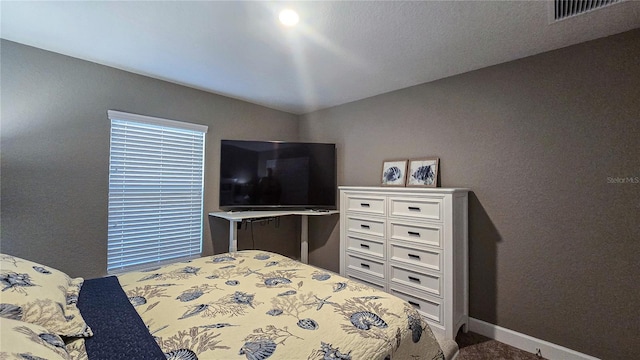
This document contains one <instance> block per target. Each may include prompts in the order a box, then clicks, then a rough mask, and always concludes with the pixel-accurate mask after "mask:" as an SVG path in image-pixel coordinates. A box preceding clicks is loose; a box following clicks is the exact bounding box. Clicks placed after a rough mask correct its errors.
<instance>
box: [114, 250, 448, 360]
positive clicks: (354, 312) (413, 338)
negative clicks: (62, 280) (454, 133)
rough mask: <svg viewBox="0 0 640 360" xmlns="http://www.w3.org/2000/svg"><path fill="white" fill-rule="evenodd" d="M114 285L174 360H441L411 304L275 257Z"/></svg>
mask: <svg viewBox="0 0 640 360" xmlns="http://www.w3.org/2000/svg"><path fill="white" fill-rule="evenodd" d="M118 279H119V281H120V284H121V286H122V288H123V289H124V291H125V292H126V294H127V296H128V297H129V300H130V302H131V303H132V304H133V305H134V307H135V309H136V310H137V312H138V313H139V314H140V316H141V318H142V320H143V321H144V323H145V324H146V325H147V326H148V328H149V331H150V332H151V333H152V335H153V336H154V337H155V338H156V341H157V342H158V344H159V345H160V348H161V349H162V351H164V352H165V354H166V356H167V358H168V359H201V360H202V359H251V360H254V359H255V360H259V359H267V358H270V359H309V360H310V359H354V360H355V359H365V360H373V359H427V360H434V359H444V356H443V354H442V351H441V350H440V347H439V345H438V343H437V342H436V340H435V338H434V336H433V334H432V333H431V330H430V328H429V327H428V325H427V324H426V323H425V322H424V321H423V320H422V319H421V318H420V316H419V315H418V313H417V312H416V311H415V310H414V309H413V308H412V307H411V305H409V304H408V303H406V302H404V301H403V300H401V299H399V298H396V297H394V296H392V295H390V294H387V293H385V292H381V291H378V290H376V289H372V288H370V287H368V286H366V285H363V284H360V283H357V282H354V281H351V280H347V279H345V278H343V277H341V276H339V275H337V274H335V273H332V272H328V271H325V270H322V269H318V268H315V267H312V266H309V265H305V264H302V263H300V262H298V261H294V260H291V259H289V258H286V257H284V256H281V255H277V254H273V253H268V252H264V251H256V250H245V251H239V252H235V253H232V254H222V255H216V256H212V257H203V258H200V259H197V260H192V261H189V262H181V263H174V264H171V265H166V266H163V267H159V268H155V269H149V270H145V271H136V272H129V273H126V274H122V275H119V276H118Z"/></svg>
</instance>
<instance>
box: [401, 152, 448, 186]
mask: <svg viewBox="0 0 640 360" xmlns="http://www.w3.org/2000/svg"><path fill="white" fill-rule="evenodd" d="M439 163H440V159H439V158H437V157H429V158H421V159H410V160H409V168H408V170H407V175H406V178H407V183H406V186H424V187H438V165H439Z"/></svg>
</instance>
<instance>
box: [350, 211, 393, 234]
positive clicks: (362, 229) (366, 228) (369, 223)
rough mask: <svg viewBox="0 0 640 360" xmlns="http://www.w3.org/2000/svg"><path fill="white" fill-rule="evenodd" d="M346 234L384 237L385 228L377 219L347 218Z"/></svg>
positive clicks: (382, 221) (381, 221)
mask: <svg viewBox="0 0 640 360" xmlns="http://www.w3.org/2000/svg"><path fill="white" fill-rule="evenodd" d="M346 225H347V232H358V233H362V234H368V235H373V236H378V237H384V234H385V226H384V220H382V219H381V220H377V219H361V218H355V217H351V216H349V217H347V224H346Z"/></svg>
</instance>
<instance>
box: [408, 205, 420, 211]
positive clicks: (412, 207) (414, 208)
mask: <svg viewBox="0 0 640 360" xmlns="http://www.w3.org/2000/svg"><path fill="white" fill-rule="evenodd" d="M409 211H420V208H419V207H417V206H409Z"/></svg>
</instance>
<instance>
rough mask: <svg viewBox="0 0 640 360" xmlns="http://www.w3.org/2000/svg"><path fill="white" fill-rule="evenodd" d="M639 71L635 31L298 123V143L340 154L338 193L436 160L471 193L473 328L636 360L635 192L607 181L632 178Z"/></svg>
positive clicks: (333, 242) (638, 224) (333, 244)
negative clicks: (385, 172)
mask: <svg viewBox="0 0 640 360" xmlns="http://www.w3.org/2000/svg"><path fill="white" fill-rule="evenodd" d="M638 59H640V30H634V31H631V32H627V33H624V34H621V35H618V36H613V37H610V38H605V39H600V40H596V41H592V42H588V43H584V44H580V45H577V46H572V47H569V48H565V49H561V50H558V51H553V52H549V53H545V54H541V55H537V56H533V57H529V58H525V59H521V60H518V61H513V62H509V63H505V64H501V65H497V66H493V67H490V68H485V69H481V70H478V71H474V72H470V73H466V74H463V75H459V76H455V77H451V78H447V79H444V80H440V81H435V82H431V83H427V84H423V85H419V86H415V87H411V88H407V89H403V90H399V91H395V92H392V93H387V94H384V95H380V96H376V97H373V98H368V99H364V100H360V101H357V102H353V103H349V104H346V105H342V106H338V107H335V108H330V109H326V110H324V111H319V112H315V113H311V114H307V115H306V116H303V117H302V124H301V137H302V139H303V140H314V141H326V142H329V141H330V142H336V143H337V144H338V146H339V149H340V154H341V156H340V159H341V164H340V165H339V182H340V184H342V185H378V184H379V183H380V178H381V164H382V161H383V160H384V159H397V158H416V157H424V156H438V157H440V173H441V184H442V186H444V187H456V186H460V187H469V188H471V189H472V190H473V194H472V196H471V198H470V202H469V206H470V215H469V216H470V256H469V257H470V259H469V261H470V313H471V316H472V317H474V318H477V319H480V320H484V321H487V322H489V323H492V324H497V325H499V326H502V327H505V328H508V329H512V330H515V331H518V332H521V333H524V334H528V335H531V336H534V337H536V338H540V339H544V340H547V341H550V342H553V343H556V344H560V345H562V346H565V347H568V348H571V349H574V350H577V351H580V352H583V353H587V354H591V355H593V356H597V357H601V358H603V359H630V358H637V356H638V353H640V342H639V341H638V334H640V324H639V322H638V319H640V310H639V308H640V307H639V306H638V295H639V292H638V279H640V266H639V264H640V261H639V260H638V259H639V256H640V184H630V183H627V184H614V183H610V180H609V179H608V178H609V177H614V178H615V177H633V178H634V179H638V178H639V177H640V61H639V60H638ZM338 242H339V239H338V233H337V232H335V233H334V235H333V236H332V237H331V239H330V240H329V241H327V242H326V243H325V244H323V245H322V246H320V247H317V248H315V249H314V253H312V254H311V255H310V257H311V258H326V257H330V256H331V254H335V253H336V252H337V249H338V246H339V245H338ZM337 266H338V265H337V264H333V265H332V267H333V268H337ZM543 355H544V354H543Z"/></svg>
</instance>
